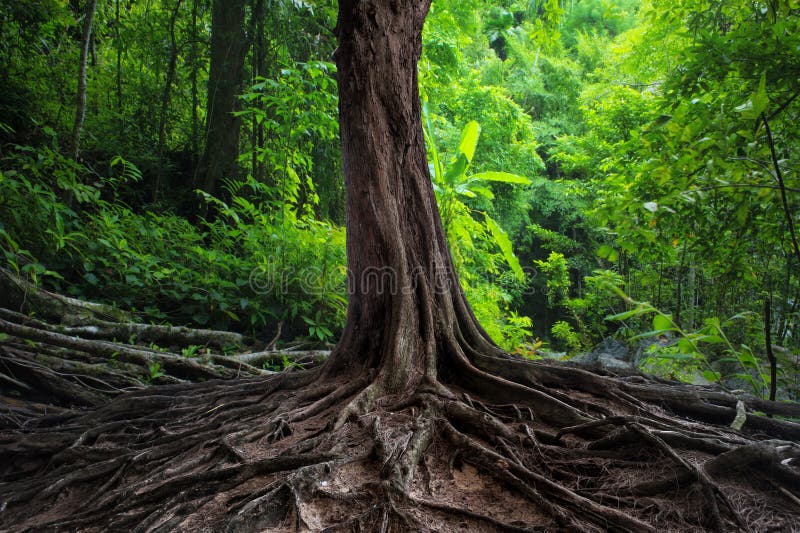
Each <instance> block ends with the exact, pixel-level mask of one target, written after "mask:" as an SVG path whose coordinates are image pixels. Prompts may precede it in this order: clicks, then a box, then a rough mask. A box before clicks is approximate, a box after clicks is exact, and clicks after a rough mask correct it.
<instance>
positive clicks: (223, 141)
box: [198, 0, 249, 194]
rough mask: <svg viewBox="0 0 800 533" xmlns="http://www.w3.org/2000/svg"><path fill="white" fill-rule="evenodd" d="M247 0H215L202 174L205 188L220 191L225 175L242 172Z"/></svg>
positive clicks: (209, 191) (199, 170) (212, 16)
mask: <svg viewBox="0 0 800 533" xmlns="http://www.w3.org/2000/svg"><path fill="white" fill-rule="evenodd" d="M246 5H247V1H246V0H214V3H213V6H212V11H211V64H210V67H209V72H208V105H207V107H206V109H207V110H208V117H207V119H206V139H205V140H206V142H205V150H204V152H203V157H202V158H201V160H200V166H199V169H198V176H199V179H200V183H199V184H200V185H201V187H202V189H203V190H204V191H206V192H208V193H209V194H214V193H216V192H217V186H218V184H219V183H220V182H222V180H224V179H231V178H236V176H237V174H238V167H237V163H236V161H237V159H238V156H239V129H240V125H241V119H240V118H239V117H237V116H235V115H234V112H235V111H237V110H238V109H239V101H238V97H239V95H240V94H241V93H242V81H243V76H244V62H245V58H246V56H247V50H248V48H249V40H248V39H247V35H246V33H245V6H246Z"/></svg>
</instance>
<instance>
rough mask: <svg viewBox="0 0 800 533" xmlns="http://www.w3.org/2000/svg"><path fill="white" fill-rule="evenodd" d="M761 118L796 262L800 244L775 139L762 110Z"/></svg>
mask: <svg viewBox="0 0 800 533" xmlns="http://www.w3.org/2000/svg"><path fill="white" fill-rule="evenodd" d="M761 120H763V121H764V128H765V130H766V132H767V143H769V153H770V155H771V156H772V166H773V167H774V169H775V179H776V180H777V181H778V187H780V189H781V203H783V212H784V214H785V215H786V223H787V224H788V225H789V234H790V235H791V236H792V247H793V248H794V255H795V257H796V258H797V262H798V263H800V245H798V244H797V233H795V230H794V219H793V218H792V211H791V210H790V209H789V201H788V200H787V199H786V184H785V183H784V181H783V172H782V171H781V166H780V163H778V154H777V152H776V151H775V140H774V139H773V137H772V130H771V129H770V127H769V120H768V119H767V116H766V115H765V114H764V113H763V112H762V113H761Z"/></svg>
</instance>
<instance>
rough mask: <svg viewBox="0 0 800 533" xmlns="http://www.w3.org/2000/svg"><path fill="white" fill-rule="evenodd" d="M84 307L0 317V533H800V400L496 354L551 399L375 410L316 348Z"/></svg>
mask: <svg viewBox="0 0 800 533" xmlns="http://www.w3.org/2000/svg"><path fill="white" fill-rule="evenodd" d="M45 297H49V296H46V295H45ZM53 297H57V298H62V297H58V296H57V295H55V296H53ZM62 301H65V300H63V298H62ZM67 303H68V304H69V305H68V306H67V307H69V308H71V309H72V310H73V311H74V310H75V308H72V307H70V306H72V305H79V306H80V305H84V304H76V302H74V301H70V302H67ZM53 305H54V304H53V303H52V302H51V304H50V307H51V308H52V307H53ZM81 308H82V309H84V311H86V312H85V313H84V314H82V315H80V313H79V315H80V318H79V319H77V320H72V321H70V320H66V321H65V320H61V321H55V320H52V319H46V318H43V317H40V318H32V317H31V316H29V311H30V309H17V310H10V309H5V308H4V309H0V458H2V461H0V465H1V466H0V530H2V531H33V530H35V531H39V530H81V531H107V530H125V531H173V530H179V531H323V530H324V531H412V530H419V531H575V530H583V531H606V530H616V531H648V530H651V531H654V530H656V529H660V530H664V531H687V530H709V531H722V530H743V531H798V530H800V445H798V442H800V424H797V423H796V422H794V421H792V420H797V419H798V418H800V406H799V405H797V404H791V403H775V402H767V401H764V400H760V399H758V398H753V397H749V396H744V395H742V396H734V395H732V394H729V393H727V392H724V391H721V390H719V389H716V388H714V387H695V386H689V385H685V384H678V383H670V382H665V381H662V380H657V379H653V378H651V377H647V376H643V375H641V374H637V373H628V375H624V376H623V375H614V374H612V373H611V372H609V371H599V372H589V371H587V370H586V369H583V368H577V367H574V366H570V365H567V364H563V363H556V362H526V361H504V362H502V364H503V365H506V366H509V367H514V368H515V369H516V370H515V372H516V373H517V374H518V375H519V383H520V384H525V386H526V387H528V391H529V393H526V394H534V393H536V394H539V393H538V392H536V391H537V388H541V389H542V390H546V391H547V396H546V397H545V396H544V395H541V397H540V400H539V401H538V402H531V401H529V400H530V397H532V396H528V397H526V398H527V399H526V400H525V399H522V398H521V397H520V398H513V401H509V402H506V403H501V402H498V401H496V399H495V398H494V397H493V393H492V391H491V390H490V388H486V389H484V390H476V389H475V388H474V387H470V386H468V384H466V383H460V382H458V381H457V380H453V379H448V378H447V377H446V376H443V377H442V383H438V382H437V383H430V384H428V385H427V386H426V387H423V388H420V389H418V390H416V391H414V393H413V394H411V395H408V396H405V397H391V396H385V397H380V398H378V399H377V400H376V401H374V402H370V403H369V405H368V406H366V404H364V402H363V400H364V397H365V395H364V391H365V390H369V383H370V380H371V378H372V376H360V377H359V376H355V377H354V376H344V377H342V378H340V379H338V380H337V379H328V380H325V379H322V376H323V374H321V373H320V372H319V370H320V369H321V368H324V361H325V357H326V353H325V352H302V351H298V350H283V351H278V350H274V349H268V347H267V346H263V345H262V346H259V345H258V344H256V343H254V342H253V341H252V340H251V339H247V338H246V337H243V336H240V335H237V334H232V333H226V332H214V331H208V330H190V329H185V328H166V327H160V326H148V325H142V324H136V323H135V322H132V321H130V320H129V319H128V318H127V317H125V316H121V315H118V314H117V315H115V316H109V312H108V310H104V309H102V308H92V309H91V310H88V309H87V308H85V307H81ZM20 310H22V311H26V312H25V313H20V312H19V311H20ZM90 315H91V316H90ZM65 316H66V315H65ZM71 316H73V318H74V317H75V313H72V314H71ZM76 321H79V322H81V323H80V324H78V323H75V322H76ZM130 341H134V343H131V342H130ZM234 347H235V348H234ZM287 364H288V369H287V370H284V371H280V372H278V371H276V370H275V369H277V368H278V367H279V366H281V365H283V366H287ZM271 368H272V369H271ZM511 388H512V389H514V390H516V388H519V390H522V386H521V385H516V384H512V387H511ZM530 391H533V392H530ZM523 400H525V401H523ZM354 405H356V406H359V405H360V406H362V407H363V408H361V409H354V408H353V406H354ZM553 413H557V416H554V415H553ZM576 413H579V414H576ZM573 415H574V416H576V417H577V418H575V419H574V420H573V421H572V422H571V423H570V422H568V420H569V417H570V416H573Z"/></svg>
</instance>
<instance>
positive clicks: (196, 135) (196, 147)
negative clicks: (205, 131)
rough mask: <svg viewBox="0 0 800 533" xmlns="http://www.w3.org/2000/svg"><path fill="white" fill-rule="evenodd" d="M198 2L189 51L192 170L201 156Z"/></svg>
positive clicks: (194, 0) (193, 6)
mask: <svg viewBox="0 0 800 533" xmlns="http://www.w3.org/2000/svg"><path fill="white" fill-rule="evenodd" d="M197 2H198V0H192V30H191V32H192V35H191V40H192V44H191V48H190V50H189V54H190V56H191V59H190V61H191V63H192V70H191V72H190V74H189V77H190V79H191V84H192V140H191V143H192V168H193V169H196V168H197V158H198V157H199V155H200V126H199V124H200V120H199V117H198V116H197V108H198V106H199V105H200V98H199V96H198V89H197V63H198V62H199V59H198V57H197V56H198V55H199V54H198V52H197V40H198V35H197Z"/></svg>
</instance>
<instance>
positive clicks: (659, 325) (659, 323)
mask: <svg viewBox="0 0 800 533" xmlns="http://www.w3.org/2000/svg"><path fill="white" fill-rule="evenodd" d="M653 329H654V330H656V331H670V330H674V329H675V326H674V325H673V324H672V319H670V317H668V316H667V315H661V314H658V315H656V316H654V317H653Z"/></svg>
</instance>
